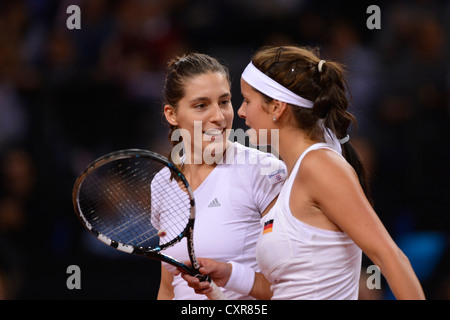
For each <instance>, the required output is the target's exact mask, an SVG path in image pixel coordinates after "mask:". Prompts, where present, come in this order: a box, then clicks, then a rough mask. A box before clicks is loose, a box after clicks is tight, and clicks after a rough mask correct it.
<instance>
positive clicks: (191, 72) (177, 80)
mask: <svg viewBox="0 0 450 320" xmlns="http://www.w3.org/2000/svg"><path fill="white" fill-rule="evenodd" d="M164 94H165V106H164V115H165V118H166V119H167V122H168V123H169V124H170V127H171V132H170V135H169V139H170V140H171V142H172V144H173V146H174V148H173V150H172V152H171V156H170V158H171V160H172V161H173V162H174V163H175V164H178V166H179V168H180V170H181V171H182V172H183V174H184V175H185V177H186V179H187V180H188V182H189V185H190V187H191V189H192V190H193V192H194V196H195V202H196V219H195V233H194V242H195V252H196V255H197V257H211V258H213V259H216V260H217V261H222V262H229V263H230V265H232V264H235V265H236V266H237V267H236V269H235V272H238V271H239V270H241V271H242V272H243V273H242V275H241V276H242V277H248V276H250V277H254V275H255V271H258V270H259V269H258V266H257V261H256V255H255V247H256V241H257V238H258V233H259V229H260V227H259V223H260V219H261V216H262V215H264V214H265V213H266V212H267V211H268V208H269V207H270V206H271V204H273V202H274V199H275V198H276V196H277V195H278V193H279V191H280V190H281V187H282V182H283V180H284V178H285V177H286V175H287V171H286V167H285V165H284V163H283V162H281V161H280V160H278V159H277V158H276V157H274V156H273V155H271V154H267V153H263V152H260V151H258V150H256V149H251V148H247V147H245V146H243V145H241V144H238V143H233V142H231V141H229V139H228V135H229V133H230V130H231V128H232V123H233V118H234V110H233V106H232V104H231V92H230V78H229V74H228V70H227V68H226V67H225V66H223V65H222V64H220V63H219V62H218V61H217V60H216V59H214V58H212V57H210V56H208V55H204V54H198V53H192V54H189V55H184V56H182V57H178V58H175V59H173V60H172V61H170V62H169V64H168V70H167V76H166V81H165V87H164ZM180 140H181V142H180ZM180 150H182V152H181V153H182V154H181V156H180V155H179V151H180ZM157 180H158V176H156V177H155V181H157ZM184 240H185V239H184ZM165 253H166V254H168V255H169V256H173V257H177V259H179V260H181V261H188V260H189V258H188V255H187V253H186V244H185V241H182V242H180V243H178V244H176V245H174V246H173V247H171V248H169V249H166V250H165ZM183 257H184V259H183ZM239 268H240V269H239ZM161 270H162V271H161V284H160V288H159V292H158V299H183V300H184V299H205V298H206V297H205V296H204V295H199V294H196V293H195V292H194V290H192V288H190V287H189V286H188V285H187V284H186V282H185V281H184V280H183V279H182V278H181V277H180V276H179V275H178V273H177V270H176V269H175V268H174V267H173V266H171V265H169V264H167V263H163V266H162V268H161ZM248 270H250V272H248ZM174 273H177V275H176V276H174ZM251 289H252V284H250V286H249V287H247V288H245V287H244V288H241V290H240V291H239V292H236V291H233V287H231V288H229V289H227V288H224V289H223V290H224V293H225V294H226V296H227V297H228V298H229V299H250V298H251V297H250V296H249V295H248V294H249V292H250V290H251Z"/></svg>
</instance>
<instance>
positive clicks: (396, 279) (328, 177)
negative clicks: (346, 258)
mask: <svg viewBox="0 0 450 320" xmlns="http://www.w3.org/2000/svg"><path fill="white" fill-rule="evenodd" d="M330 152H331V151H330ZM330 152H314V153H313V152H311V154H308V156H307V157H309V159H308V161H304V163H302V168H301V170H302V171H301V177H299V175H297V178H296V179H299V178H300V179H301V180H302V183H305V189H306V190H308V192H309V193H310V197H311V199H312V201H313V203H315V204H316V205H317V206H318V207H319V208H320V210H321V211H322V213H323V214H324V215H325V216H326V217H327V218H328V219H330V220H331V221H332V222H333V223H334V224H336V225H337V226H338V227H339V228H340V229H341V230H342V231H344V232H345V233H347V234H348V235H349V236H350V237H351V238H352V239H353V241H354V242H355V243H356V244H357V245H358V246H359V247H360V248H361V250H362V251H363V252H364V253H365V254H366V255H367V256H368V257H369V259H371V260H372V262H373V263H375V264H376V265H377V266H378V267H379V268H380V270H381V272H382V273H383V275H384V277H385V278H386V280H387V282H388V284H389V286H390V288H391V290H392V292H393V293H394V295H395V296H396V298H397V299H424V298H425V296H424V293H423V290H422V287H421V285H420V283H419V280H418V279H417V277H416V275H415V273H414V270H413V269H412V267H411V264H410V263H409V260H408V258H407V257H406V256H405V255H404V254H403V252H402V251H401V250H400V249H399V248H398V246H397V245H396V244H395V242H394V241H393V239H392V238H391V236H390V235H389V233H388V232H387V230H386V228H385V227H384V225H383V224H382V222H381V221H380V219H379V218H378V216H377V214H376V213H375V211H374V210H373V208H372V206H371V205H370V203H369V201H368V200H367V198H366V197H365V195H364V192H363V190H362V188H361V186H360V184H359V181H358V178H357V176H356V173H355V172H354V170H353V168H352V167H351V166H350V165H349V164H348V163H347V162H346V161H344V160H343V159H341V158H340V157H339V158H337V155H333V154H330ZM307 157H305V160H306V159H307Z"/></svg>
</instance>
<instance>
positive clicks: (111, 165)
mask: <svg viewBox="0 0 450 320" xmlns="http://www.w3.org/2000/svg"><path fill="white" fill-rule="evenodd" d="M72 198H73V205H74V208H75V212H76V214H77V215H78V217H79V218H80V220H81V223H82V224H83V225H84V226H85V227H86V228H87V229H88V230H89V231H90V232H92V233H93V234H94V235H95V236H96V237H97V239H98V240H100V241H102V242H104V243H105V244H107V245H109V246H111V247H113V248H115V249H117V250H120V251H123V252H127V253H133V254H137V255H142V256H146V257H149V258H153V259H156V260H160V261H163V262H167V263H169V264H171V265H173V266H175V267H177V268H178V269H181V270H182V271H184V272H186V273H188V274H190V275H192V276H195V277H197V278H199V279H200V280H201V281H209V282H210V285H211V287H212V289H213V290H212V292H211V293H210V294H208V295H207V296H208V298H209V299H211V300H224V299H226V297H225V295H224V294H223V292H222V291H221V290H220V289H219V288H218V287H217V285H215V284H214V282H213V281H212V280H211V278H210V277H209V276H207V275H202V274H201V273H200V272H199V270H198V269H199V268H200V265H199V263H198V262H197V258H196V256H195V252H194V243H193V239H194V222H195V200H194V196H193V193H192V190H191V188H190V187H189V184H188V182H187V180H186V178H185V177H184V175H183V174H182V173H181V172H180V170H178V168H177V167H176V166H175V165H174V164H173V163H172V162H170V161H169V160H168V159H166V158H165V157H163V156H161V155H159V154H157V153H155V152H151V151H146V150H139V149H128V150H120V151H116V152H113V153H109V154H107V155H105V156H103V157H101V158H99V159H97V160H95V161H94V162H93V163H91V164H90V165H89V166H88V167H87V168H86V169H85V170H84V171H83V172H82V173H81V174H80V176H79V177H78V178H77V180H76V181H75V185H74V188H73V193H72ZM184 237H186V238H187V251H188V255H189V259H190V261H191V266H188V265H186V264H185V263H182V262H180V261H178V260H176V259H175V258H172V257H170V256H168V255H165V254H164V253H163V250H164V249H166V248H168V247H170V246H173V245H174V244H176V243H178V242H180V241H181V239H183V238H184Z"/></svg>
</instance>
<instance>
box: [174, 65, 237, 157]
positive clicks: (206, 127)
mask: <svg viewBox="0 0 450 320" xmlns="http://www.w3.org/2000/svg"><path fill="white" fill-rule="evenodd" d="M184 91H185V95H184V96H183V98H182V99H181V100H180V101H179V103H178V106H177V108H176V110H174V109H173V108H172V111H171V112H169V113H170V114H168V111H169V110H167V109H168V108H167V106H166V108H165V113H166V118H167V120H168V121H169V123H170V124H172V125H175V126H177V127H178V128H179V129H181V132H180V133H181V135H182V137H183V141H184V143H185V147H188V146H190V148H191V149H190V150H194V152H196V153H198V152H200V151H201V152H202V154H203V153H204V150H205V149H206V148H208V149H210V150H215V151H216V152H219V151H221V152H224V151H225V148H226V144H227V140H228V134H229V133H230V129H231V128H232V125H233V118H234V111H233V106H232V104H231V92H230V85H229V83H228V80H227V78H226V76H225V75H223V74H222V73H219V72H209V73H205V74H201V75H198V76H196V77H194V78H191V79H189V80H188V81H187V82H186V84H185V88H184ZM200 139H201V140H200ZM200 146H201V150H200Z"/></svg>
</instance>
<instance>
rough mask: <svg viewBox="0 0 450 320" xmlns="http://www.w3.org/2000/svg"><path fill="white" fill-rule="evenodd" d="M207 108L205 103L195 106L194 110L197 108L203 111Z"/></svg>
mask: <svg viewBox="0 0 450 320" xmlns="http://www.w3.org/2000/svg"><path fill="white" fill-rule="evenodd" d="M205 107H206V104H204V103H199V104H196V105H195V106H194V108H196V109H203V108H205Z"/></svg>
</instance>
